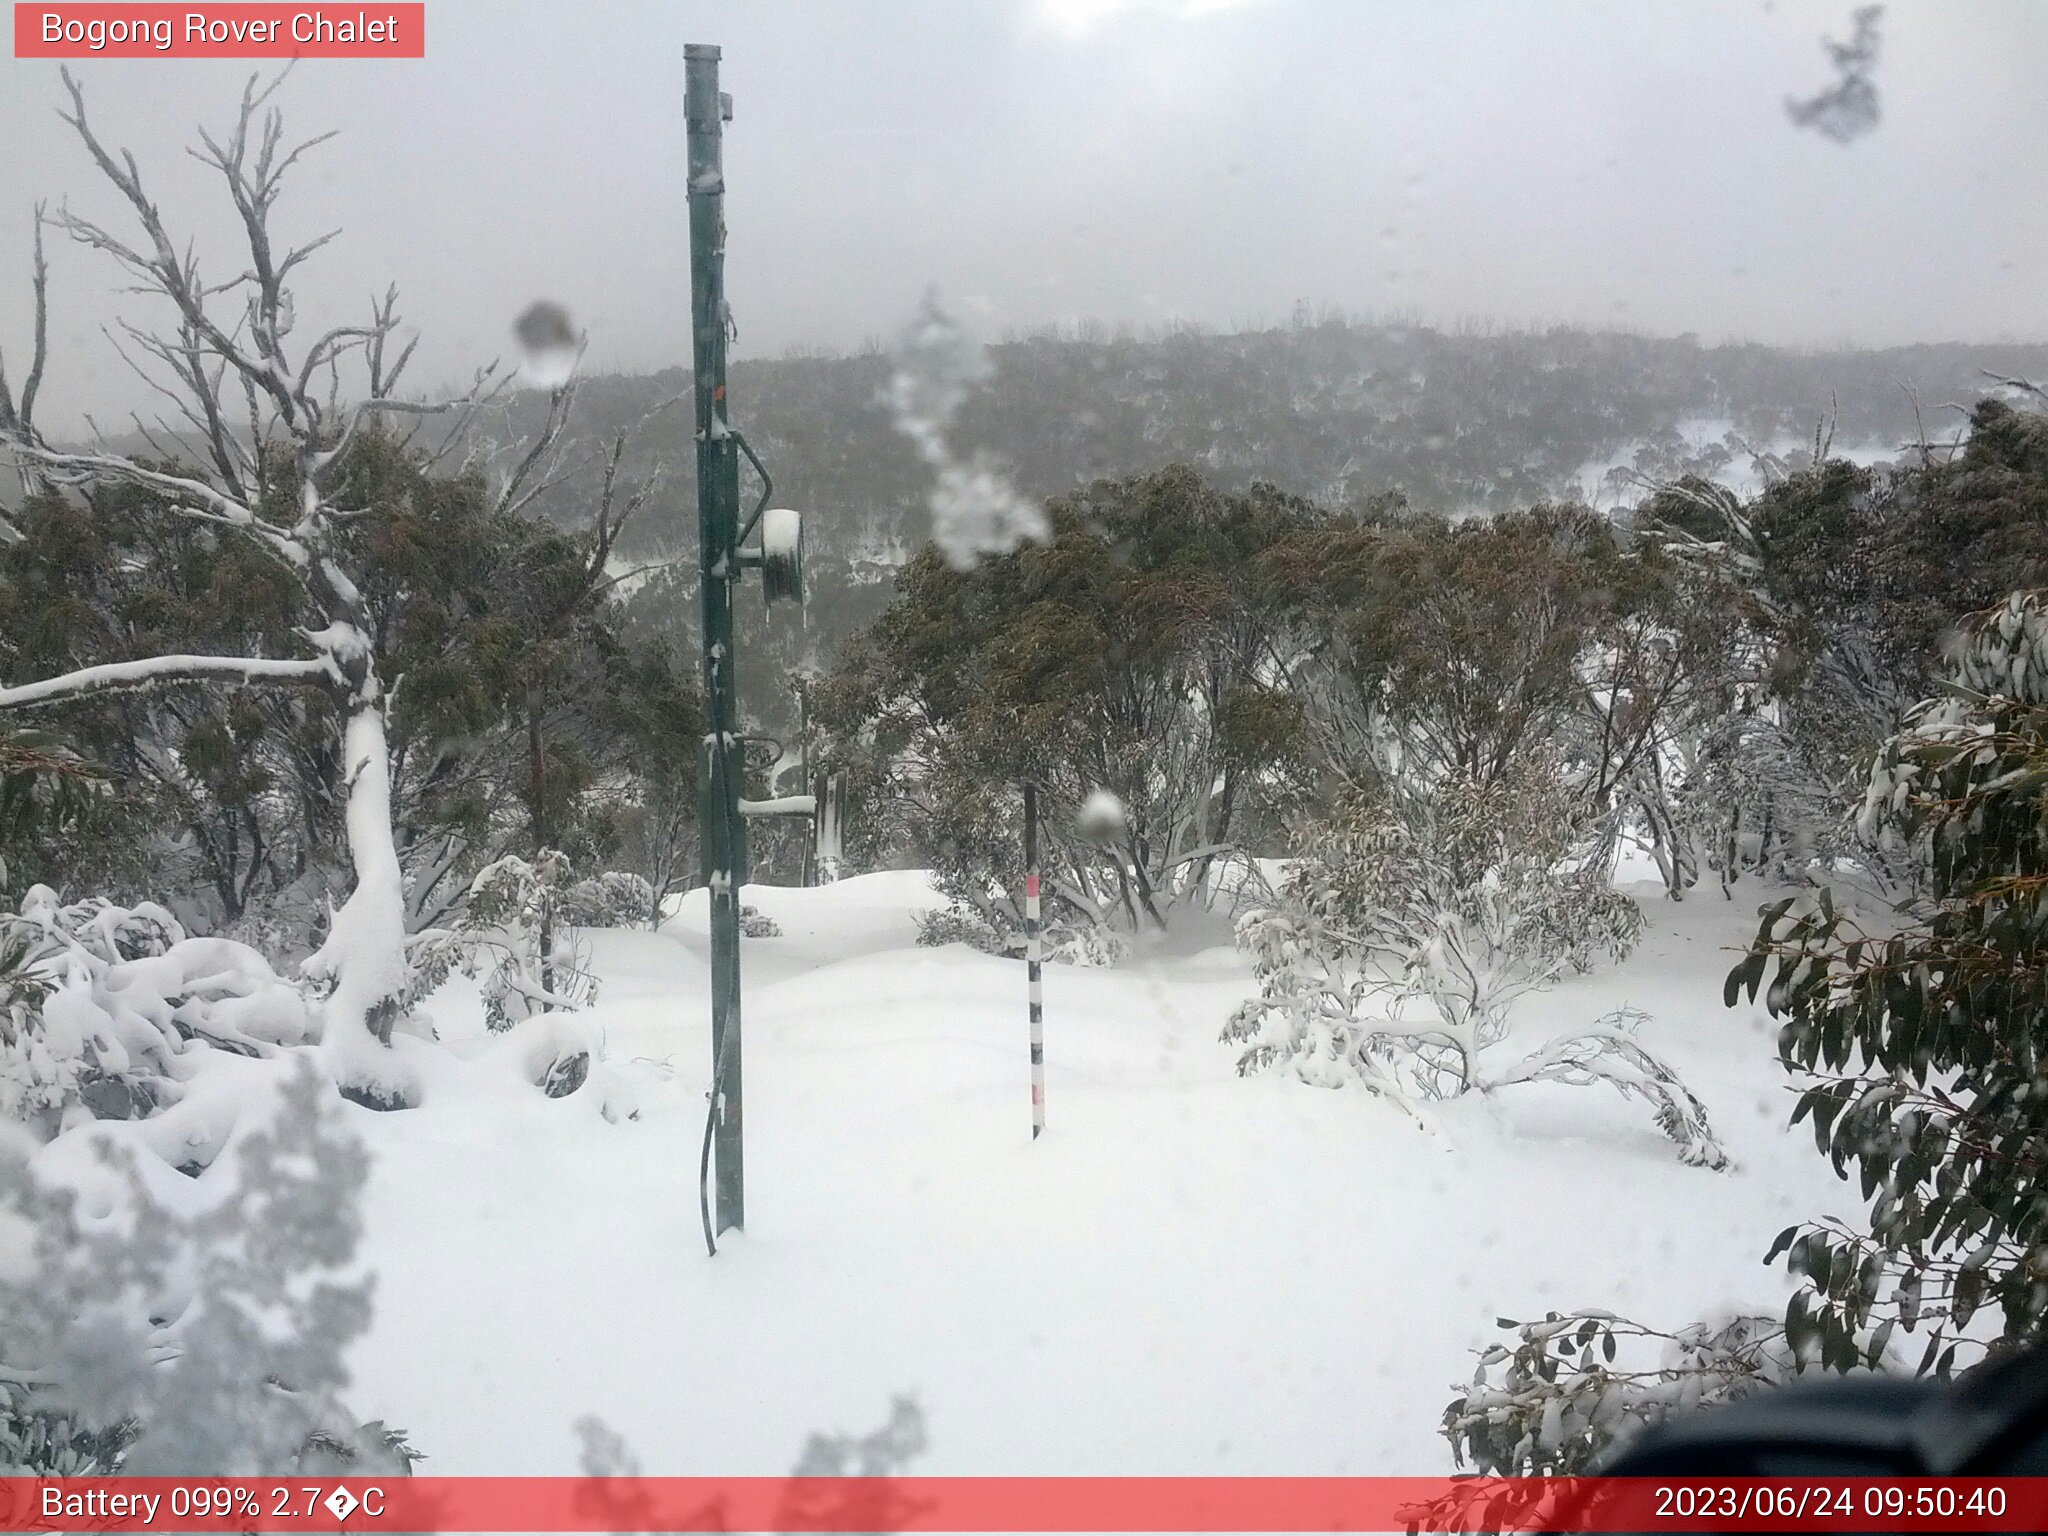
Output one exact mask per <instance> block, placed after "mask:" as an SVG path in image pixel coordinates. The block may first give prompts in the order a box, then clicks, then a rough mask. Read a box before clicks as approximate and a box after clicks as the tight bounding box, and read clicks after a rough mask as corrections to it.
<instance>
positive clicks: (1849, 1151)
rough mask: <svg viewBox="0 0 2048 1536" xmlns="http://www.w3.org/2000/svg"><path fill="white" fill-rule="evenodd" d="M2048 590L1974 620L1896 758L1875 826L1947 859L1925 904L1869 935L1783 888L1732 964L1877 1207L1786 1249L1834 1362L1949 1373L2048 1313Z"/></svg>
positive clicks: (1878, 792)
mask: <svg viewBox="0 0 2048 1536" xmlns="http://www.w3.org/2000/svg"><path fill="white" fill-rule="evenodd" d="M2043 602H2044V599H2043V595H2042V594H2040V593H2021V594H2015V595H2014V596H2013V597H2012V598H2011V599H2009V600H2008V601H2007V602H2006V603H2004V604H2003V605H2001V606H2000V607H1999V608H1997V609H1995V610H1992V611H1990V612H1988V613H1984V614H1980V615H1978V616H1976V617H1975V618H1974V619H1972V620H1971V621H1970V623H1969V625H1968V626H1967V630H1966V639H1965V641H1964V642H1963V645H1962V648H1961V651H1960V653H1959V654H1958V656H1957V659H1956V664H1955V680H1954V682H1953V683H1952V685H1951V687H1950V690H1949V692H1948V693H1947V695H1946V696H1944V697H1942V698H1939V699H1937V700H1934V701H1931V702H1930V703H1928V704H1926V705H1923V706H1922V707H1921V708H1919V709H1918V710H1916V711H1915V712H1914V715H1913V717H1912V719H1911V720H1910V721H1909V723H1908V725H1907V727H1906V729H1905V730H1903V731H1902V732H1901V733H1900V734H1899V735H1897V736H1896V737H1894V738H1893V740H1892V741H1891V742H1890V743H1889V744H1888V745H1887V747H1886V749H1885V751H1884V753H1883V754H1882V756H1881V757H1880V759H1879V761H1878V763H1877V765H1876V767H1875V768H1874V769H1873V771H1872V774H1871V779H1870V787H1869V792H1868V795H1867V797H1866V804H1865V816H1864V825H1865V828H1866V830H1867V831H1869V832H1870V833H1872V834H1873V835H1881V834H1884V833H1890V834H1891V835H1892V836H1894V837H1895V838H1899V839H1903V840H1906V841H1907V842H1909V843H1910V845H1911V846H1912V847H1914V848H1915V849H1916V850H1917V851H1918V852H1919V853H1920V854H1921V855H1922V856H1923V857H1924V859H1925V861H1926V869H1927V878H1928V885H1927V894H1926V898H1925V900H1924V902H1923V903H1922V904H1921V905H1920V906H1919V908H1918V909H1917V911H1916V912H1914V913H1913V914H1912V920H1911V921H1909V922H1908V923H1907V924H1906V926H1905V927H1904V928H1903V929H1901V930H1900V931H1898V932H1895V933H1889V934H1883V933H1880V934H1869V933H1866V932H1864V931H1862V930H1861V929H1860V928H1859V927H1858V926H1857V925H1856V924H1855V923H1854V921H1853V920H1852V919H1851V918H1850V916H1849V915H1848V914H1847V913H1845V912H1843V911H1840V910H1838V909H1837V908H1836V906H1835V904H1834V903H1833V902H1832V901H1831V900H1830V899H1829V898H1828V897H1827V895H1826V894H1825V893H1823V894H1822V895H1821V896H1820V897H1819V898H1818V899H1817V900H1813V901H1811V902H1791V901H1787V902H1781V903H1779V904H1777V905H1776V906H1773V907H1771V908H1769V909H1767V910H1766V912H1765V914H1764V923H1763V926H1762V929H1761V930H1760V932H1759V934H1758V937H1757V940H1756V944H1755V946H1754V947H1753V948H1752V950H1751V952H1750V954H1749V955H1748V957H1747V958H1746V959H1745V960H1744V962H1743V964H1742V965H1741V966H1739V967H1738V968H1737V969H1736V970H1735V971H1734V972H1733V973H1732V974H1731V975H1730V977H1729V980H1728V995H1729V999H1730V1001H1731V1002H1732V1001H1733V1000H1734V999H1735V998H1736V996H1737V995H1739V994H1747V995H1748V996H1749V997H1751V998H1754V997H1756V996H1757V995H1758V992H1759V990H1762V991H1763V992H1764V995H1765V997H1766V1000H1767V1002H1768V1004H1769V1006H1770V1008H1771V1010H1772V1012H1773V1013H1774V1014H1776V1015H1778V1016H1779V1017H1781V1018H1782V1019H1783V1020H1784V1025H1783V1028H1782V1030H1781V1032H1780V1035H1779V1049H1780V1052H1781V1054H1782V1055H1783V1057H1784V1059H1785V1061H1786V1063H1787V1065H1788V1066H1790V1067H1791V1068H1793V1069H1794V1070H1795V1071H1798V1072H1800V1073H1802V1074H1808V1075H1810V1080H1811V1086H1809V1087H1808V1088H1807V1089H1806V1091H1805V1092H1804V1093H1803V1094H1802V1096H1801V1098H1800V1102H1799V1108H1798V1111H1797V1115H1796V1117H1795V1118H1796V1119H1798V1120H1810V1121H1811V1123H1812V1126H1813V1131H1814V1136H1815V1139H1816V1141H1817V1143H1818V1145H1819V1147H1820V1150H1821V1151H1822V1152H1823V1153H1825V1154H1826V1155H1827V1156H1828V1158H1829V1159H1830V1161H1831V1162H1832V1163H1833V1164H1834V1167H1835V1169H1836V1171H1837V1172H1839V1173H1841V1174H1843V1175H1844V1176H1845V1177H1847V1176H1849V1174H1850V1173H1851V1171H1852V1170H1853V1171H1854V1173H1855V1176H1856V1178H1857V1180H1858V1185H1859V1188H1860V1189H1861V1192H1862V1194H1863V1196H1864V1198H1865V1199H1867V1200H1869V1201H1870V1202H1871V1205H1870V1212H1869V1223H1868V1230H1867V1231H1861V1230H1857V1229H1854V1228H1851V1227H1849V1226H1847V1225H1845V1224H1843V1223H1838V1222H1829V1223H1821V1224H1817V1225H1812V1226H1806V1227H1795V1228H1791V1229H1788V1230H1787V1231H1786V1232H1785V1233H1784V1234H1782V1235H1781V1236H1780V1238H1779V1240H1778V1242H1777V1243H1776V1244H1775V1245H1774V1246H1773V1249H1772V1253H1771V1257H1773V1258H1776V1257H1778V1256H1779V1255H1780V1254H1782V1255H1784V1256H1785V1258H1786V1261H1787V1263H1788V1265H1789V1266H1790V1268H1791V1269H1792V1271H1793V1273H1794V1274H1796V1275H1798V1276H1799V1277H1800V1278H1801V1280H1802V1281H1803V1282H1804V1284H1803V1287H1802V1289H1801V1291H1800V1292H1799V1293H1798V1294H1797V1295H1796V1296H1795V1297H1794V1298H1793V1302H1792V1305H1791V1308H1790V1310H1788V1312H1787V1314H1786V1319H1785V1326H1786V1332H1787V1334H1788V1336H1789V1337H1790V1338H1791V1339H1792V1341H1793V1343H1794V1344H1795V1346H1797V1347H1798V1348H1800V1349H1802V1350H1806V1351H1811V1352H1813V1353H1815V1354H1816V1355H1817V1356H1818V1358H1819V1359H1821V1360H1822V1361H1823V1362H1825V1363H1827V1364H1829V1365H1834V1366H1846V1365H1849V1364H1852V1363H1856V1362H1859V1361H1861V1362H1868V1363H1871V1364H1875V1363H1878V1362H1879V1361H1881V1360H1882V1359H1884V1358H1885V1355H1886V1351H1887V1349H1888V1347H1889V1346H1890V1344H1891V1341H1892V1337H1893V1334H1894V1332H1895V1331H1898V1332H1904V1333H1908V1334H1918V1335H1921V1336H1923V1337H1924V1338H1925V1339H1926V1344H1925V1346H1924V1353H1923V1354H1922V1356H1921V1359H1920V1367H1921V1369H1923V1370H1925V1369H1930V1368H1931V1369H1937V1370H1942V1371H1946V1370H1947V1369H1948V1368H1949V1366H1950V1364H1951V1363H1952V1362H1953V1360H1954V1359H1955V1357H1956V1354H1957V1351H1958V1350H1959V1349H1960V1350H1970V1349H1976V1348H1981V1347H1982V1346H1983V1345H1985V1344H1986V1343H1987V1342H1989V1341H1991V1340H1993V1339H1995V1340H1997V1341H2002V1342H2007V1343H2010V1342H2016V1341H2020V1340H2025V1339H2031V1338H2035V1337H2038V1336H2039V1335H2040V1334H2041V1333H2042V1332H2043V1331H2044V1324H2048V1195H2044V1186H2043V1180H2042V1171H2043V1169H2044V1167H2048V1109H2044V1105H2048V1054H2044V1053H2048V906H2044V903H2043V895H2044V892H2048V610H2044V606H2043ZM1767 972H1768V973H1769V974H1770V981H1769V984H1768V987H1766V986H1765V977H1766V974H1767ZM1980 1313H1983V1314H1986V1315H1987V1316H1989V1317H1991V1318H1994V1319H1995V1324H1994V1325H1993V1327H1992V1329H1991V1331H1989V1332H1987V1331H1986V1330H1985V1329H1982V1328H1973V1326H1972V1324H1973V1322H1975V1321H1976V1320H1977V1319H1978V1317H1979V1314H1980Z"/></svg>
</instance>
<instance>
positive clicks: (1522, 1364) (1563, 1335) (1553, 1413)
mask: <svg viewBox="0 0 2048 1536" xmlns="http://www.w3.org/2000/svg"><path fill="white" fill-rule="evenodd" d="M1500 1323H1501V1326H1502V1327H1503V1328H1508V1329H1512V1330H1513V1331H1514V1333H1515V1336H1516V1337H1515V1343H1514V1344H1513V1345H1512V1346H1510V1345H1506V1344H1496V1345H1493V1346H1491V1347H1490V1348H1488V1349H1485V1350H1482V1351H1481V1352H1480V1355H1479V1363H1478V1368H1477V1369H1476V1370H1474V1372H1473V1373H1472V1383H1471V1385H1470V1386H1469V1387H1468V1388H1466V1390H1465V1392H1464V1395H1463V1396H1461V1397H1458V1398H1456V1399H1454V1400H1453V1401H1452V1403H1451V1404H1450V1406H1449V1407H1448V1408H1446V1409H1445V1410H1444V1423H1443V1433H1444V1437H1445V1438H1446V1439H1448V1440H1449V1441H1450V1442H1451V1450H1452V1453H1453V1455H1455V1456H1456V1458H1457V1462H1458V1465H1459V1466H1461V1467H1462V1466H1465V1465H1466V1464H1467V1463H1470V1464H1471V1465H1472V1466H1473V1467H1475V1468H1476V1469H1477V1470H1479V1471H1480V1472H1484V1473H1491V1474H1494V1475H1496V1476H1502V1477H1569V1476H1574V1475H1577V1474H1579V1473H1583V1472H1587V1471H1589V1470H1592V1469H1593V1468H1594V1467H1595V1466H1596V1465H1597V1464H1598V1463H1599V1461H1600V1460H1601V1458H1603V1457H1604V1456H1605V1455H1607V1454H1608V1452H1610V1451H1611V1450H1613V1449H1615V1448H1617V1447H1618V1446H1620V1445H1621V1444H1623V1443H1625V1442H1626V1441H1627V1440H1629V1439H1631V1438H1633V1437H1634V1436H1635V1435H1637V1434H1640V1433H1641V1432H1642V1431H1643V1430H1645V1429H1648V1428H1651V1427H1653V1426H1654V1425H1657V1424H1661V1423H1663V1422H1664V1420H1665V1419H1667V1418H1669V1417H1670V1416H1671V1415H1673V1414H1674V1413H1683V1412H1689V1411H1691V1410H1692V1409H1694V1408H1699V1407H1703V1406H1706V1405H1708V1404H1711V1403H1721V1402H1729V1401H1732V1400H1734V1399H1735V1398H1738V1397H1742V1396H1745V1395H1746V1394H1748V1393H1750V1392H1753V1391H1755V1390H1757V1389H1758V1388H1760V1387H1766V1386H1772V1385H1775V1384H1776V1383H1779V1382H1782V1381H1786V1380H1789V1379H1790V1378H1792V1377H1793V1376H1796V1375H1798V1374H1799V1372H1800V1368H1801V1367H1800V1364H1799V1360H1798V1357H1797V1356H1796V1355H1795V1354H1794V1352H1793V1351H1792V1349H1791V1348H1790V1346H1789V1345H1788V1344H1787V1342H1786V1339H1785V1330H1784V1328H1783V1326H1782V1325H1781V1324H1780V1323H1779V1322H1778V1321H1777V1320H1776V1319H1774V1318H1768V1317H1757V1316H1747V1315H1740V1316H1730V1317H1717V1318H1709V1319H1705V1320H1703V1321H1701V1322H1697V1323H1694V1324H1692V1325H1691V1326H1689V1327H1685V1328H1680V1329H1677V1330H1676V1331H1674V1332H1671V1333H1661V1332H1659V1331H1658V1330H1656V1329H1654V1328H1648V1327H1645V1326H1644V1325H1642V1324H1641V1323H1636V1322H1631V1321H1629V1320H1628V1319H1626V1318H1621V1317H1616V1316H1615V1315H1614V1314H1613V1313H1611V1312H1602V1311H1598V1310H1593V1309H1588V1310H1584V1311H1578V1312H1569V1313H1557V1312H1552V1313H1549V1314H1548V1315H1547V1316H1546V1317H1544V1318H1543V1319H1542V1320H1541V1321H1538V1322H1531V1323H1517V1322H1513V1321H1511V1320H1510V1319H1507V1318H1502V1319H1501V1320H1500Z"/></svg>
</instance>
